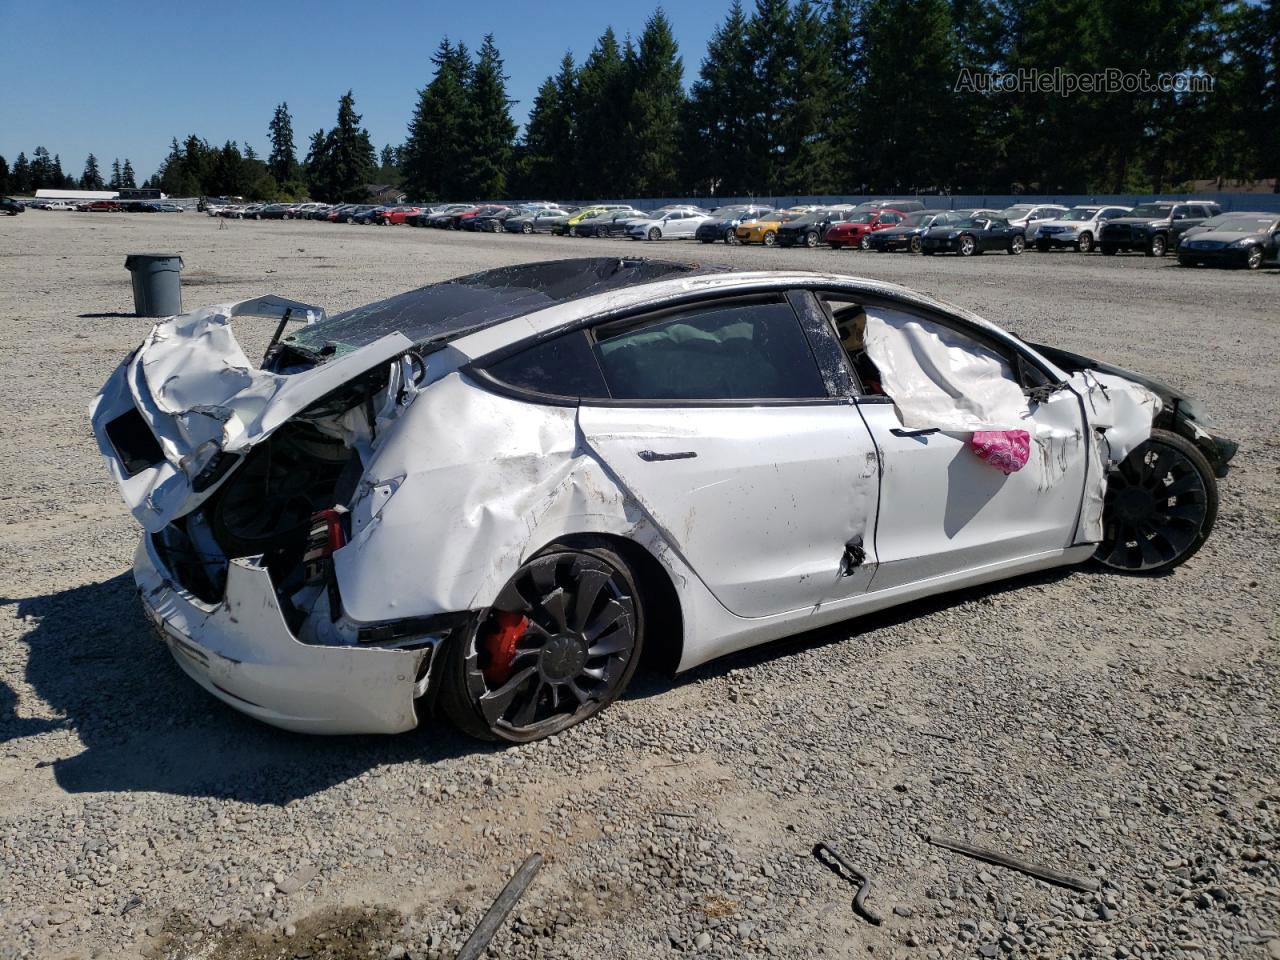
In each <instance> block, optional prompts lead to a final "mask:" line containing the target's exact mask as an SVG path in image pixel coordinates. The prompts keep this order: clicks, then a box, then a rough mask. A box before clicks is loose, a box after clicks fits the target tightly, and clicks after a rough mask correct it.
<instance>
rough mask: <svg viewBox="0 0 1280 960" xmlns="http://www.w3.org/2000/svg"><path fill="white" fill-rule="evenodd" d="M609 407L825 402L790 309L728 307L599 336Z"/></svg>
mask: <svg viewBox="0 0 1280 960" xmlns="http://www.w3.org/2000/svg"><path fill="white" fill-rule="evenodd" d="M596 349H597V351H598V353H599V357H600V366H601V367H602V368H603V370H604V376H605V381H606V382H607V384H608V386H609V392H610V394H611V395H612V396H613V397H614V399H617V400H756V399H760V400H764V399H799V398H825V397H826V396H827V391H826V388H825V387H824V386H823V383H822V377H821V375H820V374H819V373H818V368H817V364H816V363H815V362H814V359H813V355H812V354H811V353H810V352H809V345H808V343H807V342H806V340H805V337H804V333H803V331H802V330H801V329H800V323H799V321H798V320H797V319H796V316H795V313H794V312H793V311H792V309H791V307H790V306H789V305H787V304H785V303H757V304H735V305H726V306H723V307H713V308H709V309H705V310H699V311H696V312H689V313H685V314H681V315H679V316H675V317H669V318H667V319H664V320H660V321H657V322H654V323H650V324H646V325H644V326H641V327H634V328H631V329H629V330H625V331H623V332H620V333H617V334H616V335H613V336H608V335H603V336H601V337H600V342H599V343H598V345H597V348H596Z"/></svg>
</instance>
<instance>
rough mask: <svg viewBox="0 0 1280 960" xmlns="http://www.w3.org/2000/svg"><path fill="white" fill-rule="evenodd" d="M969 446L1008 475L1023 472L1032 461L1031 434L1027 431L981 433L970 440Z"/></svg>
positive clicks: (990, 431) (986, 431)
mask: <svg viewBox="0 0 1280 960" xmlns="http://www.w3.org/2000/svg"><path fill="white" fill-rule="evenodd" d="M969 446H970V447H972V448H973V452H974V453H976V454H977V455H978V456H979V457H981V458H982V459H983V460H985V461H987V463H989V464H991V465H992V466H993V467H996V468H997V469H1000V470H1003V471H1004V472H1005V474H1006V475H1008V474H1010V473H1016V472H1017V471H1018V470H1021V469H1022V468H1023V467H1025V466H1026V465H1027V461H1028V460H1030V459H1031V434H1029V433H1027V431H1025V430H983V431H979V432H978V433H975V434H974V435H973V436H972V437H971V438H970V440H969Z"/></svg>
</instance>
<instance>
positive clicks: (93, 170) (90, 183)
mask: <svg viewBox="0 0 1280 960" xmlns="http://www.w3.org/2000/svg"><path fill="white" fill-rule="evenodd" d="M105 186H106V184H104V183H103V182H102V172H101V171H100V170H99V169H98V158H97V157H95V156H94V155H93V154H92V153H91V154H89V156H88V158H87V159H86V160H85V162H84V173H82V174H81V175H80V189H82V190H102V189H104V188H105Z"/></svg>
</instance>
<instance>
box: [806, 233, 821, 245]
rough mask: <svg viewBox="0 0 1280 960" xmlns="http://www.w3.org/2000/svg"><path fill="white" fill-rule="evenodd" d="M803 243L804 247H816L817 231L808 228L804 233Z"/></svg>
mask: <svg viewBox="0 0 1280 960" xmlns="http://www.w3.org/2000/svg"><path fill="white" fill-rule="evenodd" d="M804 245H805V246H806V247H810V248H812V247H816V246H817V245H818V231H817V230H810V231H809V232H808V233H806V234H805V235H804Z"/></svg>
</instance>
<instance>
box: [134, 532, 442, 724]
mask: <svg viewBox="0 0 1280 960" xmlns="http://www.w3.org/2000/svg"><path fill="white" fill-rule="evenodd" d="M133 574H134V579H135V581H136V582H137V585H138V591H139V594H140V596H141V598H142V605H143V608H144V609H145V610H146V612H147V615H148V616H149V617H150V618H151V620H152V621H153V623H154V624H155V626H156V628H157V630H158V632H159V634H160V636H161V638H162V639H163V640H164V643H165V644H166V646H168V648H169V650H170V652H171V653H172V654H173V658H174V660H176V661H177V662H178V665H179V666H180V667H181V668H182V669H183V670H184V671H185V672H186V673H187V674H188V675H189V676H190V677H191V678H192V679H193V680H195V681H196V683H198V684H200V686H202V687H204V688H205V689H206V690H207V691H209V693H211V694H213V695H214V696H215V697H217V698H218V699H219V700H222V701H224V702H226V703H228V704H230V705H231V706H233V707H235V708H236V709H237V710H240V711H242V712H244V713H247V714H249V715H250V716H252V717H255V718H256V719H258V720H261V721H263V722H265V723H269V724H271V725H273V726H277V727H283V728H284V729H286V730H295V731H298V732H300V733H320V734H350V733H399V732H401V731H403V730H409V729H412V728H413V727H415V726H416V725H417V723H418V718H417V714H416V712H415V710H414V701H415V699H416V698H417V697H419V696H421V695H422V694H423V693H424V692H425V691H426V688H427V674H428V669H429V666H430V661H431V658H432V653H433V649H434V647H433V646H427V647H422V648H419V649H413V650H405V649H388V648H380V647H356V646H326V645H320V644H306V643H302V642H300V641H299V640H298V639H297V638H296V637H295V636H294V635H293V633H292V631H291V630H290V629H289V626H288V624H287V623H286V621H285V618H284V615H283V613H282V612H281V610H280V606H279V603H278V602H277V599H276V594H275V590H274V588H273V586H272V583H271V577H270V575H269V574H268V572H267V570H266V568H265V567H262V566H260V565H259V564H258V563H257V562H256V560H255V559H254V558H250V559H240V560H232V561H231V564H230V567H229V569H228V572H227V585H226V593H225V596H224V598H223V600H222V602H221V603H217V604H208V603H204V602H203V601H201V600H199V599H197V598H196V597H194V596H193V595H191V594H189V593H187V592H186V591H185V590H183V589H182V588H181V587H179V586H177V585H176V584H175V583H174V581H173V578H172V577H171V576H170V575H169V574H168V572H167V571H166V570H165V568H164V565H163V564H162V562H161V560H160V558H159V556H158V555H157V554H156V552H155V547H154V546H153V544H152V542H151V538H150V537H148V536H145V535H144V536H143V537H142V540H141V543H140V544H139V545H138V550H137V553H136V555H135V557H134V566H133Z"/></svg>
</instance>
